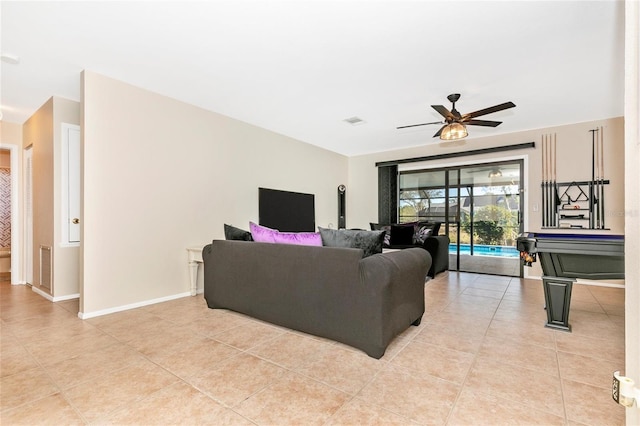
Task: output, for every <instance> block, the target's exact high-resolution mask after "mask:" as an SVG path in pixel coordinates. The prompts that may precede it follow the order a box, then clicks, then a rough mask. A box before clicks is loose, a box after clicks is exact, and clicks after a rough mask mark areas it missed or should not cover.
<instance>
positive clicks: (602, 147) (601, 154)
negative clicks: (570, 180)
mask: <svg viewBox="0 0 640 426" xmlns="http://www.w3.org/2000/svg"><path fill="white" fill-rule="evenodd" d="M600 162H601V163H600V178H601V179H602V180H601V181H600V209H601V222H600V224H601V225H602V229H605V227H604V216H605V214H604V127H602V126H600Z"/></svg>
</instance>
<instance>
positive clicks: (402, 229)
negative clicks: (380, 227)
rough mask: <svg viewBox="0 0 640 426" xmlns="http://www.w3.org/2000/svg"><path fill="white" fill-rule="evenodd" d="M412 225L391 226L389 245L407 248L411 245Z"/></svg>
mask: <svg viewBox="0 0 640 426" xmlns="http://www.w3.org/2000/svg"><path fill="white" fill-rule="evenodd" d="M413 233H414V228H413V223H411V224H408V225H391V245H392V246H408V245H411V244H413Z"/></svg>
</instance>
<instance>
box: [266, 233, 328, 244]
mask: <svg viewBox="0 0 640 426" xmlns="http://www.w3.org/2000/svg"><path fill="white" fill-rule="evenodd" d="M274 239H275V242H276V243H282V244H296V245H299V246H320V247H322V237H321V236H320V234H319V233H318V232H276V233H275V234H274Z"/></svg>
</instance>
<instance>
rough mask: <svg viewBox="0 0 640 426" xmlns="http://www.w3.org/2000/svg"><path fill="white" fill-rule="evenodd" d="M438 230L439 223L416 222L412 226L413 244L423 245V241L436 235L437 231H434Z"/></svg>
mask: <svg viewBox="0 0 640 426" xmlns="http://www.w3.org/2000/svg"><path fill="white" fill-rule="evenodd" d="M436 226H437V228H440V223H433V222H416V223H415V225H414V226H413V242H414V243H415V244H424V241H425V240H426V239H427V238H429V237H430V236H432V235H438V231H437V230H435V233H434V229H436Z"/></svg>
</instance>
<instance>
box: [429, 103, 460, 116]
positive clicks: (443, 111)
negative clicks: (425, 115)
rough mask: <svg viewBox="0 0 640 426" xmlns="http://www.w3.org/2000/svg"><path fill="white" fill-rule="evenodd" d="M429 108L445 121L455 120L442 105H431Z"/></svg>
mask: <svg viewBox="0 0 640 426" xmlns="http://www.w3.org/2000/svg"><path fill="white" fill-rule="evenodd" d="M431 108H433V109H435V110H436V111H438V113H439V114H440V115H441V116H443V117H444V118H446V119H447V120H453V119H455V117H454V115H453V114H452V113H451V112H450V111H449V110H448V109H446V108H445V107H444V106H442V105H431Z"/></svg>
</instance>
